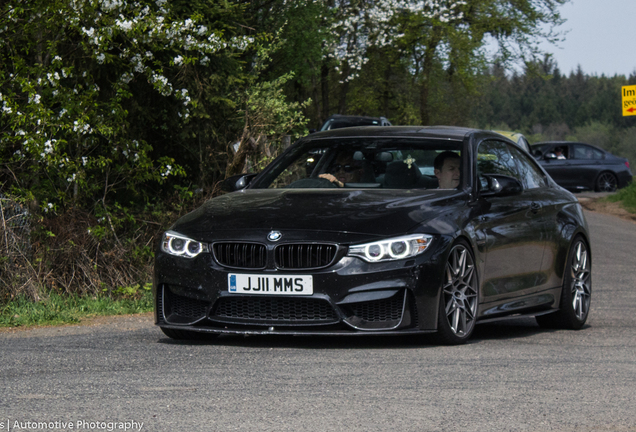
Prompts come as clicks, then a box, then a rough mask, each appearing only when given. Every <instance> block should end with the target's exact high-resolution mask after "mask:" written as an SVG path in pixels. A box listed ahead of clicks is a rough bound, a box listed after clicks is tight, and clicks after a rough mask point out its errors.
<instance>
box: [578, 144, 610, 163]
mask: <svg viewBox="0 0 636 432" xmlns="http://www.w3.org/2000/svg"><path fill="white" fill-rule="evenodd" d="M572 147H573V149H574V158H575V159H594V160H598V159H603V153H602V152H601V151H600V150H597V149H595V148H594V147H590V146H586V145H581V144H575V145H573V146H572Z"/></svg>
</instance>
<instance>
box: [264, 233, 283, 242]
mask: <svg viewBox="0 0 636 432" xmlns="http://www.w3.org/2000/svg"><path fill="white" fill-rule="evenodd" d="M282 236H283V234H282V233H281V232H280V231H271V232H270V233H269V234H267V240H269V241H273V242H275V241H278V240H280V239H281V237H282Z"/></svg>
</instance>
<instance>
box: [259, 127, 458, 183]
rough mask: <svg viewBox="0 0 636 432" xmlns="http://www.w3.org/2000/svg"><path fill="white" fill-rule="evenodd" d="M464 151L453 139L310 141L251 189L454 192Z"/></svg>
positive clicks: (281, 160) (292, 152)
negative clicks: (441, 190) (362, 189)
mask: <svg viewBox="0 0 636 432" xmlns="http://www.w3.org/2000/svg"><path fill="white" fill-rule="evenodd" d="M460 148H461V142H459V141H449V140H444V141H441V140H421V139H397V140H396V139H378V138H367V139H361V138H355V139H343V138H339V139H328V140H325V139H320V140H313V141H312V140H307V141H305V142H303V143H301V144H299V145H298V146H296V147H295V148H294V149H293V151H291V152H289V153H287V154H286V156H285V157H284V158H281V159H279V160H278V161H276V162H275V163H274V164H273V165H272V166H271V167H270V168H269V169H268V170H267V172H266V173H264V175H263V176H262V177H261V178H260V179H259V181H258V182H257V183H255V184H254V185H253V187H254V188H274V189H277V188H384V189H437V188H443V189H451V188H456V187H457V186H458V185H459V180H460V175H461V173H460V167H461V164H462V163H461V152H460Z"/></svg>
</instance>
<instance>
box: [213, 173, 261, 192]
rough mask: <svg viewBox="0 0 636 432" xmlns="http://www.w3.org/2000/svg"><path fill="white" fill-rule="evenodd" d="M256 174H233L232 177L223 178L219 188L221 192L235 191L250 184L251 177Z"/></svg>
mask: <svg viewBox="0 0 636 432" xmlns="http://www.w3.org/2000/svg"><path fill="white" fill-rule="evenodd" d="M256 176H257V174H238V175H233V176H232V177H228V178H226V179H225V180H223V183H221V190H222V191H223V192H235V191H237V190H241V189H245V187H246V186H247V185H248V184H250V182H251V181H252V179H253V178H254V177H256Z"/></svg>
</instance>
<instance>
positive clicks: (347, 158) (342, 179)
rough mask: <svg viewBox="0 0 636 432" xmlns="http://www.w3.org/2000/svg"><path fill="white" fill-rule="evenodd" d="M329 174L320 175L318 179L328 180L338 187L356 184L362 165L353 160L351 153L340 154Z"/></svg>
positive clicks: (360, 174)
mask: <svg viewBox="0 0 636 432" xmlns="http://www.w3.org/2000/svg"><path fill="white" fill-rule="evenodd" d="M330 171H331V173H330V174H329V173H325V174H320V175H319V176H318V177H320V178H324V179H326V180H329V181H330V182H331V183H333V184H335V185H336V186H338V187H344V184H345V183H357V182H359V181H360V177H361V176H362V165H361V164H360V162H359V161H355V160H353V153H340V154H339V155H338V157H337V158H336V162H335V163H334V165H333V166H332V167H331V170H330Z"/></svg>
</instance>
